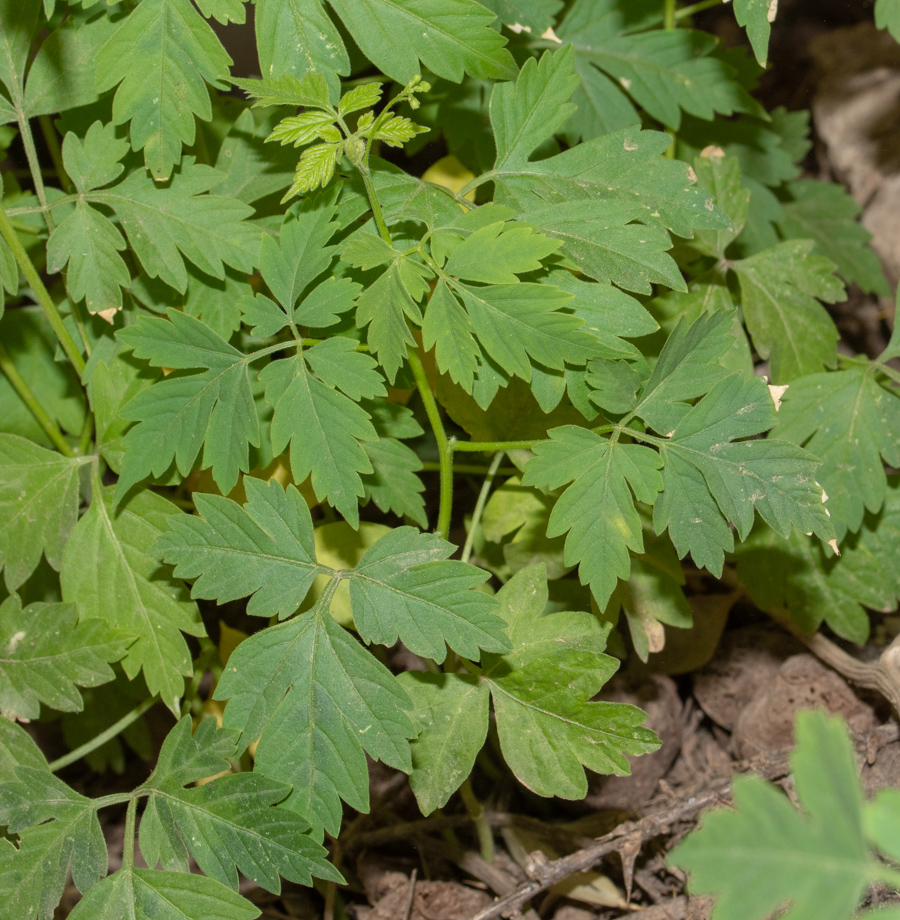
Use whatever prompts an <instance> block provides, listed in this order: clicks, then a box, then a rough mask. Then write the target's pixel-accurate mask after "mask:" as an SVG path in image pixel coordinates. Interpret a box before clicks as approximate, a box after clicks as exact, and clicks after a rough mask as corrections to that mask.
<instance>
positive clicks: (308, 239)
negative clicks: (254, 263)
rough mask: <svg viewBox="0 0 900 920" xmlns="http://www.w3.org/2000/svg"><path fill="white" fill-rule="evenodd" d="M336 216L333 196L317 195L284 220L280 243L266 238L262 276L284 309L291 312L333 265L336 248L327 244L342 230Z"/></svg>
mask: <svg viewBox="0 0 900 920" xmlns="http://www.w3.org/2000/svg"><path fill="white" fill-rule="evenodd" d="M333 214H334V195H333V193H325V194H323V195H314V196H311V197H310V198H307V199H305V200H304V202H303V203H302V204H301V205H300V208H299V209H298V210H297V211H296V214H292V213H289V214H288V215H286V216H285V219H284V222H283V223H282V225H281V232H280V234H279V237H278V242H277V243H276V242H275V241H274V240H273V239H272V237H270V236H266V237H264V239H263V243H262V249H261V251H260V262H259V264H260V272H261V274H262V276H263V280H264V281H265V282H266V284H267V285H268V286H269V290H270V291H271V292H272V293H273V294H274V295H275V298H276V300H277V301H278V302H279V303H280V304H281V305H282V307H283V308H284V309H286V310H292V309H293V308H294V307H295V306H296V305H297V301H298V300H299V299H300V297H301V295H302V294H303V292H304V290H306V288H307V287H308V286H309V284H310V283H311V282H312V281H313V280H314V279H315V278H316V277H318V276H319V275H320V274H322V272H324V271H325V269H327V268H328V267H329V265H331V262H332V259H333V258H334V255H335V253H336V251H337V247H336V246H329V245H328V241H329V240H330V239H331V237H332V236H333V235H334V233H335V231H336V230H337V229H338V226H339V225H338V223H337V222H336V221H334V220H333V219H332V216H333ZM309 325H314V324H311V323H310V324H309Z"/></svg>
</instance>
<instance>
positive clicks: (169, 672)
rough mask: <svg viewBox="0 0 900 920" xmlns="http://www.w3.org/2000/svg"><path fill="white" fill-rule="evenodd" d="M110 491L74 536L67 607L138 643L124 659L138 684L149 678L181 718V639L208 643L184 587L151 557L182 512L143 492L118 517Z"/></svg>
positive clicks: (66, 564) (185, 663)
mask: <svg viewBox="0 0 900 920" xmlns="http://www.w3.org/2000/svg"><path fill="white" fill-rule="evenodd" d="M112 492H113V490H112V488H103V489H96V490H95V494H94V496H93V500H92V502H91V506H90V508H89V509H88V510H87V513H86V514H85V515H84V517H82V518H81V520H80V521H79V522H78V524H77V525H76V526H75V529H74V530H73V531H72V535H71V536H70V537H69V542H68V543H67V544H66V548H65V552H64V553H63V558H62V568H61V570H60V580H61V583H62V593H63V600H65V601H68V602H71V603H73V604H75V606H76V607H77V609H78V614H79V619H80V620H81V621H87V620H88V619H89V618H92V617H98V618H100V619H102V620H105V621H106V622H107V623H108V624H109V625H110V626H115V627H117V628H119V629H122V630H123V631H125V632H126V633H128V634H129V635H131V636H134V637H135V642H134V643H133V644H132V645H131V646H130V647H129V648H128V651H127V653H126V654H125V657H124V658H123V659H122V667H123V668H124V669H125V673H126V674H127V675H128V677H129V678H131V679H134V677H135V676H137V673H138V672H139V671H143V674H144V679H145V680H146V682H147V687H148V689H149V690H150V693H151V694H154V695H155V694H157V693H158V694H160V696H161V698H162V701H163V702H164V703H165V704H166V706H168V707H169V709H171V710H172V712H175V713H177V712H178V710H179V704H178V701H179V699H180V698H181V695H182V692H183V689H184V681H183V677H184V676H185V675H187V674H190V673H191V656H190V652H189V651H188V647H187V643H186V642H185V640H184V636H182V633H183V632H184V633H187V634H188V635H191V636H202V635H205V630H204V628H203V623H202V622H201V620H200V613H199V611H198V610H197V607H196V605H195V604H193V603H191V602H190V601H189V600H188V598H187V592H186V591H185V590H184V587H183V585H181V584H180V583H179V582H178V581H176V580H175V579H174V578H172V577H171V575H170V574H169V571H168V570H166V569H164V568H163V569H161V568H160V565H159V561H158V560H157V559H156V558H155V557H154V556H151V555H150V550H151V547H152V546H153V544H154V543H155V542H156V541H157V539H158V538H159V537H160V535H161V534H162V533H164V532H165V531H167V530H168V529H169V525H170V523H171V520H172V518H173V517H177V516H180V515H181V512H180V511H178V509H177V508H176V507H175V506H174V505H172V504H171V503H170V502H168V501H167V500H166V499H164V498H163V497H162V496H160V495H156V494H154V493H152V492H149V491H146V490H145V491H140V492H137V493H136V494H134V495H133V496H132V497H131V498H129V499H128V501H126V502H124V503H122V504H121V505H120V506H119V508H118V510H116V511H114V510H113V497H112Z"/></svg>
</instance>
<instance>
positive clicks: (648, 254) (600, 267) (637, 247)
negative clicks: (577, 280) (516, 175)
mask: <svg viewBox="0 0 900 920" xmlns="http://www.w3.org/2000/svg"><path fill="white" fill-rule="evenodd" d="M644 215H645V212H644V209H643V207H642V206H641V205H640V204H633V203H630V202H626V201H604V202H603V203H602V204H599V203H598V202H597V201H573V202H566V203H565V204H551V205H544V206H534V205H531V204H526V205H525V210H524V211H523V212H522V214H521V218H522V220H526V221H528V222H529V223H533V224H534V225H535V226H537V227H540V228H541V230H542V232H543V233H545V234H547V236H549V237H552V238H553V239H555V240H559V241H560V243H561V244H562V249H561V253H562V254H563V255H564V256H568V258H569V259H571V260H572V262H573V263H574V264H575V265H576V266H577V267H578V270H579V271H580V272H583V273H584V274H585V275H587V276H588V277H590V278H593V279H594V280H596V281H600V282H602V283H605V284H608V283H609V282H612V283H613V284H617V285H618V286H619V287H622V288H625V290H628V291H635V292H637V293H639V294H649V293H651V290H652V287H651V285H652V284H654V283H660V282H661V283H663V284H665V285H666V286H667V287H670V288H672V289H673V290H686V288H685V283H684V279H683V278H682V277H681V273H680V271H679V269H678V266H677V264H676V263H675V260H674V259H673V258H672V257H671V256H670V255H669V254H668V252H667V250H669V249H671V248H672V241H671V239H670V238H669V234H668V233H666V231H665V230H664V229H662V228H661V227H658V226H657V227H653V226H650V227H648V226H646V225H645V224H642V223H636V221H640V220H642V219H643V218H644Z"/></svg>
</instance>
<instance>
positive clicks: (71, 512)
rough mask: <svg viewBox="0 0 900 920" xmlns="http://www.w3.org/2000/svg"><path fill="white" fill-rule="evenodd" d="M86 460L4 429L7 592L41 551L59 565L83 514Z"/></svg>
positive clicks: (0, 512) (0, 485)
mask: <svg viewBox="0 0 900 920" xmlns="http://www.w3.org/2000/svg"><path fill="white" fill-rule="evenodd" d="M86 462H87V460H86V459H85V458H72V459H69V458H67V457H63V456H62V455H61V454H58V453H56V452H55V451H50V450H45V449H44V448H43V447H38V445H37V444H33V443H32V442H31V441H28V440H26V439H25V438H20V437H17V436H16V435H12V434H0V565H2V566H3V567H4V578H5V581H6V588H7V590H8V591H15V590H16V589H18V588H19V586H20V585H22V584H24V583H25V581H27V579H28V578H29V576H30V575H31V573H32V572H33V571H34V570H35V568H37V565H38V563H39V562H40V560H41V553H43V554H44V555H46V557H47V561H48V562H49V563H50V565H51V566H52V567H53V568H54V569H57V570H58V569H59V566H60V562H61V561H62V554H63V547H64V546H65V545H66V540H67V539H68V537H69V534H70V533H71V532H72V528H73V527H74V526H75V521H76V519H77V517H78V479H79V475H78V473H79V470H80V469H81V467H82V466H84V464H85V463H86Z"/></svg>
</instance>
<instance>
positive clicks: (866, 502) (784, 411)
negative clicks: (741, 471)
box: [772, 365, 900, 540]
mask: <svg viewBox="0 0 900 920" xmlns="http://www.w3.org/2000/svg"><path fill="white" fill-rule="evenodd" d="M876 372H877V366H876V365H869V366H867V367H864V368H852V369H848V370H841V371H837V372H835V373H831V374H811V375H810V376H808V377H802V378H801V379H800V380H798V381H796V383H793V384H791V386H790V387H789V388H788V390H787V392H786V393H785V398H784V402H783V403H782V406H781V409H780V410H779V412H778V417H777V422H776V425H775V427H774V429H773V431H772V435H773V436H774V437H777V438H784V439H785V440H787V441H791V442H792V443H794V444H802V445H803V446H805V447H806V449H807V450H809V451H810V453H813V454H815V455H816V456H817V457H820V458H821V460H822V466H821V467H820V468H819V470H818V471H817V472H816V478H817V479H818V480H819V482H821V483H822V487H823V488H824V489H825V492H826V493H827V494H828V497H829V504H828V507H829V509H830V511H831V514H832V518H833V520H834V528H835V531H836V532H837V535H838V539H839V540H843V538H844V534H845V533H846V532H847V531H848V530H851V531H856V530H858V529H859V527H860V525H861V524H862V521H863V515H864V514H865V511H866V510H867V509H868V510H869V511H872V512H876V511H878V510H879V509H880V508H881V504H882V502H883V501H884V498H885V495H886V494H887V477H886V475H885V472H884V463H887V464H888V465H889V466H897V465H900V427H898V426H900V399H898V397H897V395H896V393H895V392H894V390H892V389H888V388H887V387H885V386H882V385H881V384H879V382H878V380H877V379H876V376H875V374H876Z"/></svg>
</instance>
